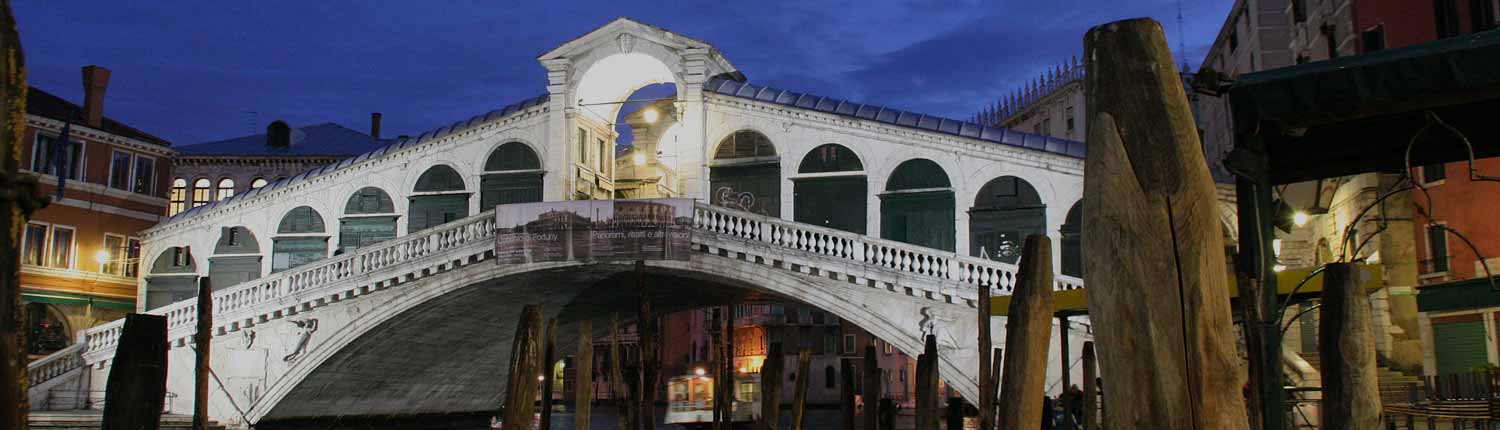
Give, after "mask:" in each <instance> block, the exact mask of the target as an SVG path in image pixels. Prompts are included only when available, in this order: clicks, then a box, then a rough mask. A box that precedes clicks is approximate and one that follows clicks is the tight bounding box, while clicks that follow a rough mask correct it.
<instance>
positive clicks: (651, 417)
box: [635, 260, 658, 430]
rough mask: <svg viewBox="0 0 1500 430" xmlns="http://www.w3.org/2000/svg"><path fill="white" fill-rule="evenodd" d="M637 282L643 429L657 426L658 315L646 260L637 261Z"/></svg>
mask: <svg viewBox="0 0 1500 430" xmlns="http://www.w3.org/2000/svg"><path fill="white" fill-rule="evenodd" d="M635 276H636V284H637V285H638V286H639V287H640V295H641V310H640V312H641V313H640V317H639V318H638V319H637V321H636V326H637V327H639V331H640V333H641V341H640V344H641V348H640V349H641V386H640V393H641V395H640V413H639V414H637V415H636V417H637V418H638V419H639V421H638V422H639V425H640V426H641V429H642V430H650V429H653V428H655V427H656V375H657V373H658V372H657V369H656V366H657V365H658V363H657V362H656V346H657V345H656V315H655V314H653V313H651V289H650V287H649V286H648V285H647V284H646V262H645V261H639V260H637V261H636V262H635Z"/></svg>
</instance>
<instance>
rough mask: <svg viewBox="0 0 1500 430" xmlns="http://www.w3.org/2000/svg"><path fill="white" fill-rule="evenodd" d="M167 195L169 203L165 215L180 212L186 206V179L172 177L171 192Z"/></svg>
mask: <svg viewBox="0 0 1500 430" xmlns="http://www.w3.org/2000/svg"><path fill="white" fill-rule="evenodd" d="M168 197H170V202H171V203H170V204H168V205H167V216H172V215H177V214H179V213H182V210H183V209H186V208H187V180H186V179H182V178H177V179H173V180H172V193H171V194H170V195H169V196H168Z"/></svg>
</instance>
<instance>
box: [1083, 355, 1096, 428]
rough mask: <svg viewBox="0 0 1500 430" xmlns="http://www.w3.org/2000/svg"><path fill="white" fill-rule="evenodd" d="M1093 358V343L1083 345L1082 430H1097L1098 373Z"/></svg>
mask: <svg viewBox="0 0 1500 430" xmlns="http://www.w3.org/2000/svg"><path fill="white" fill-rule="evenodd" d="M1095 360H1096V358H1094V343H1093V342H1084V343H1083V417H1082V418H1083V430H1099V385H1098V383H1097V382H1096V381H1098V379H1097V378H1098V377H1099V371H1098V370H1096V368H1095V367H1094V366H1095V365H1097V363H1095Z"/></svg>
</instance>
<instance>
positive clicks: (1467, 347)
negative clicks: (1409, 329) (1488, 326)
mask: <svg viewBox="0 0 1500 430" xmlns="http://www.w3.org/2000/svg"><path fill="white" fill-rule="evenodd" d="M1432 338H1433V344H1434V346H1436V348H1437V371H1438V374H1439V375H1447V374H1450V373H1469V372H1472V371H1473V370H1474V368H1475V367H1478V366H1483V365H1485V364H1487V363H1489V352H1488V351H1487V350H1486V348H1485V344H1484V339H1485V335H1484V321H1483V320H1478V321H1464V322H1451V323H1444V324H1433V325H1432Z"/></svg>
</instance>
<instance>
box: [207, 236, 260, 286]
mask: <svg viewBox="0 0 1500 430" xmlns="http://www.w3.org/2000/svg"><path fill="white" fill-rule="evenodd" d="M260 263H261V256H260V242H259V241H256V240H255V234H254V233H251V232H250V229H248V228H245V227H243V226H235V227H224V228H220V229H219V240H218V242H216V243H214V254H213V256H210V257H208V279H209V282H211V283H212V285H213V288H214V291H218V290H222V289H224V288H226V287H229V286H232V285H238V284H241V283H244V282H247V281H250V280H252V279H259V278H260V269H261V266H260Z"/></svg>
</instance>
